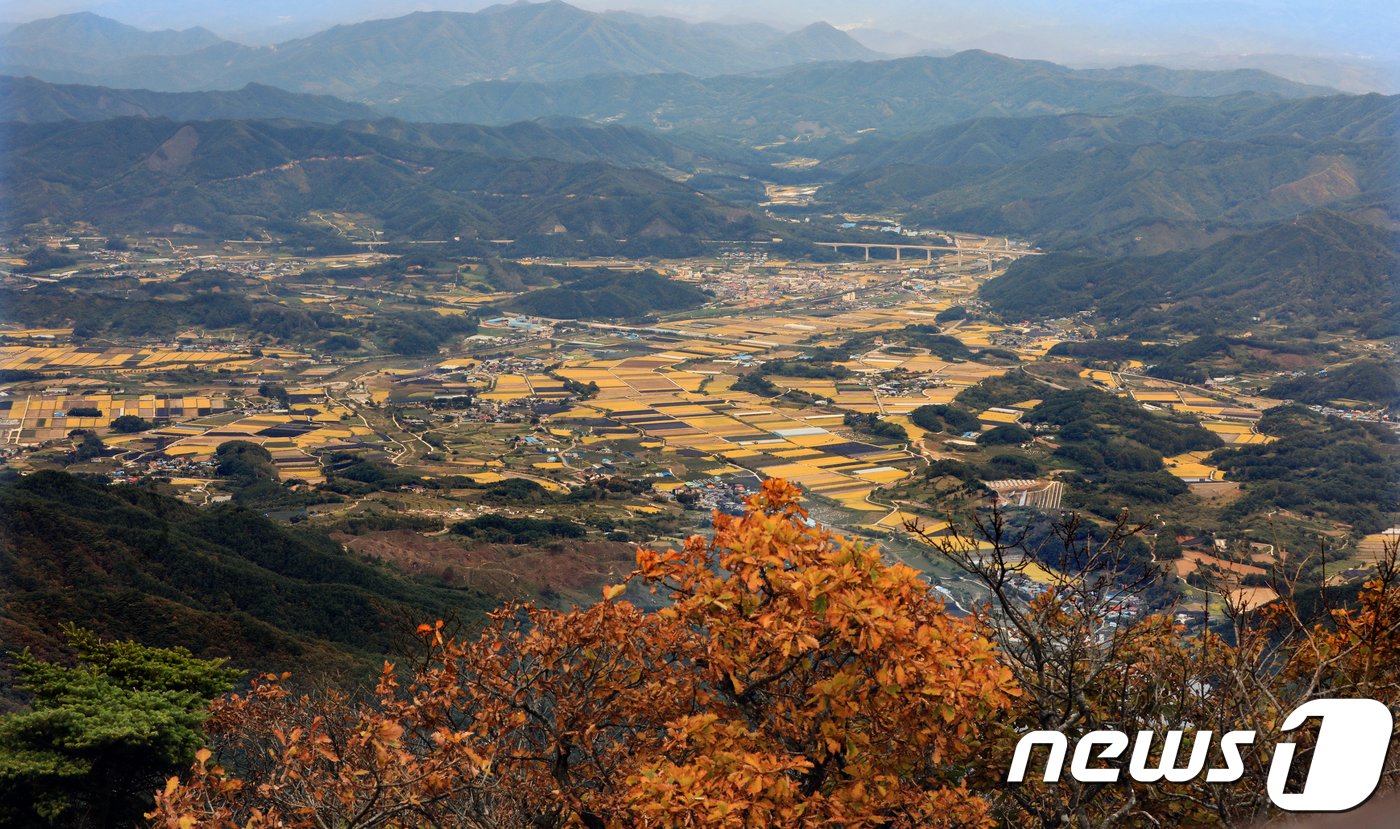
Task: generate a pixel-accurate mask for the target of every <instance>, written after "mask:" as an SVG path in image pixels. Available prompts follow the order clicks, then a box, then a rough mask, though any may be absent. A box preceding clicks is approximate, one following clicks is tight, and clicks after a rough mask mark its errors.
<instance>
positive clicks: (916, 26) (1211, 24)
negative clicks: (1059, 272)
mask: <svg viewBox="0 0 1400 829" xmlns="http://www.w3.org/2000/svg"><path fill="white" fill-rule="evenodd" d="M572 2H574V4H575V5H578V6H582V7H584V8H587V9H590V10H593V11H604V10H614V9H622V10H631V11H641V12H646V13H650V14H666V15H670V16H675V17H681V18H684V19H688V20H692V21H695V20H727V21H757V22H764V23H768V24H770V25H775V26H778V27H780V28H784V29H794V28H798V27H800V26H802V25H805V24H807V23H811V22H814V21H816V20H825V21H827V22H829V23H831V24H833V25H835V26H837V27H838V28H845V29H860V30H862V31H863V32H864V34H865V39H866V40H867V41H869V40H872V39H875V40H880V41H881V42H882V44H883V46H884V49H885V50H886V51H891V52H908V51H913V50H916V49H944V50H959V49H967V48H983V49H988V50H990V51H996V52H1000V53H1003V54H1010V55H1013V56H1015V57H1027V58H1045V59H1050V60H1059V61H1062V62H1071V63H1079V64H1094V63H1101V62H1113V61H1115V60H1119V59H1121V58H1123V57H1131V56H1136V55H1141V56H1162V55H1196V56H1210V55H1224V56H1230V55H1247V54H1253V55H1257V54H1268V53H1279V54H1291V55H1307V56H1317V57H1328V58H1341V59H1347V60H1357V59H1359V60H1364V61H1379V62H1387V63H1391V62H1394V63H1400V46H1397V45H1396V44H1400V2H1396V0H1216V1H1215V2H1204V1H1203V0H970V1H969V0H962V1H961V2H948V0H858V2H853V0H688V1H687V2H678V0H572ZM489 4H490V3H489V2H487V1H486V0H239V2H236V3H230V2H227V0H0V21H4V22H6V23H9V24H14V23H20V22H24V21H27V20H33V19H37V18H41V17H48V16H52V15H54V14H61V13H66V12H73V11H92V12H95V13H98V14H101V15H104V16H106V17H111V18H114V19H117V20H120V21H122V22H124V23H128V24H131V25H135V26H140V27H141V28H186V27H189V26H195V25H202V26H205V27H207V28H209V29H212V30H213V31H214V32H215V33H217V34H219V35H221V36H224V37H227V38H230V39H233V40H238V41H241V42H245V43H272V42H277V41H279V40H287V39H290V38H293V37H300V36H304V35H307V34H311V33H313V32H315V31H318V30H320V29H323V28H327V27H329V26H331V25H334V24H336V23H345V22H355V21H359V20H367V19H373V18H380V17H394V16H397V15H400V14H405V13H408V12H410V11H415V10H453V11H475V10H478V9H480V8H483V7H484V6H486V5H489Z"/></svg>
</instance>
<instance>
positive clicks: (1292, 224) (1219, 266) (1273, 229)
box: [981, 211, 1400, 337]
mask: <svg viewBox="0 0 1400 829" xmlns="http://www.w3.org/2000/svg"><path fill="white" fill-rule="evenodd" d="M1398 295H1400V236H1397V233H1396V231H1395V230H1393V229H1389V228H1382V227H1377V226H1375V225H1373V224H1368V223H1364V222H1358V221H1355V220H1353V219H1350V218H1348V217H1346V216H1343V215H1340V214H1337V213H1334V212H1330V211H1318V212H1316V213H1312V214H1309V215H1306V216H1303V217H1300V218H1299V219H1297V220H1290V221H1286V222H1279V223H1277V224H1273V225H1270V226H1267V227H1265V228H1262V229H1260V230H1257V231H1255V232H1252V233H1243V234H1239V235H1236V236H1232V237H1230V238H1227V239H1224V240H1221V241H1219V242H1216V243H1215V244H1212V245H1210V246H1208V247H1205V248H1203V249H1200V250H1189V251H1173V252H1170V253H1162V254H1157V255H1153V256H1128V257H1099V256H1089V255H1083V254H1074V253H1051V254H1048V255H1046V256H1038V257H1027V258H1025V259H1021V260H1019V261H1017V262H1016V263H1015V264H1013V265H1012V266H1011V267H1010V268H1008V269H1007V272H1006V274H1005V275H1004V276H1000V277H997V278H996V279H993V280H991V281H989V282H987V283H986V284H985V285H984V286H983V287H982V290H981V296H982V298H983V299H985V300H987V301H988V302H989V303H990V304H991V306H992V308H994V309H995V310H996V311H998V312H999V313H1002V314H1005V315H1007V316H1008V317H1011V318H1023V319H1027V318H1040V319H1043V318H1054V317H1061V316H1069V315H1072V314H1076V313H1079V312H1081V311H1089V312H1091V313H1093V314H1094V315H1095V317H1096V318H1098V319H1101V320H1104V321H1106V322H1109V323H1115V324H1116V327H1117V328H1119V329H1122V330H1126V331H1130V332H1133V333H1135V334H1138V335H1146V334H1149V333H1156V334H1160V333H1163V332H1166V333H1179V332H1183V331H1193V332H1196V333H1212V332H1215V331H1217V330H1219V331H1220V332H1222V333H1225V332H1230V331H1238V330H1242V329H1243V328H1246V327H1248V325H1249V324H1250V323H1251V321H1252V320H1254V319H1257V318H1261V317H1262V318H1267V319H1268V320H1269V321H1271V322H1283V323H1291V324H1306V325H1312V326H1316V327H1318V328H1322V329H1330V330H1353V331H1360V332H1361V333H1362V335H1363V336H1368V337H1383V336H1393V335H1394V334H1395V333H1397V331H1400V326H1397V323H1396V317H1395V313H1396V311H1397V309H1396V297H1397V296H1398Z"/></svg>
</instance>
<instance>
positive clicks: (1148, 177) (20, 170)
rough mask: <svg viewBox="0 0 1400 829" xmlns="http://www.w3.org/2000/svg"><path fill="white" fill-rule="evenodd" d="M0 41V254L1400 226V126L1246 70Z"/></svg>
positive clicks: (627, 23)
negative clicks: (336, 236)
mask: <svg viewBox="0 0 1400 829" xmlns="http://www.w3.org/2000/svg"><path fill="white" fill-rule="evenodd" d="M0 43H2V44H3V46H4V54H5V60H6V62H7V64H8V65H9V71H12V72H27V73H30V74H32V75H34V76H35V77H8V78H3V79H0V119H2V120H4V121H6V122H10V126H8V127H6V135H5V137H6V153H5V164H6V165H7V168H8V169H9V170H10V172H11V174H10V175H9V176H8V180H7V182H6V190H7V193H6V195H7V197H8V200H9V202H10V208H9V210H8V211H7V215H6V220H7V226H8V227H11V228H17V227H20V226H24V225H28V224H33V223H36V222H45V221H50V222H67V221H74V220H77V219H80V218H81V219H86V220H90V221H97V222H99V223H108V224H110V225H112V226H114V227H121V228H124V229H128V230H135V229H140V230H152V229H159V228H167V229H168V228H172V227H184V228H198V229H200V230H201V231H202V232H209V233H217V234H232V235H247V234H252V235H255V236H256V235H259V234H265V233H267V232H269V231H270V230H274V231H275V230H276V229H277V228H281V229H282V230H283V231H285V230H286V229H287V228H292V227H298V226H299V225H304V224H305V223H306V219H305V216H306V215H307V214H308V211H316V210H337V211H349V212H354V213H360V214H364V215H366V216H370V217H372V218H373V220H374V221H376V222H378V223H379V226H380V227H382V229H383V230H384V232H385V233H387V234H388V235H389V236H390V237H391V238H401V239H413V238H437V239H447V238H458V237H460V238H463V239H467V240H480V239H493V238H518V237H529V238H536V237H556V238H559V239H566V238H567V239H573V240H575V241H581V240H584V239H592V240H611V241H610V242H609V244H617V243H621V240H634V241H635V240H638V239H650V240H653V241H654V240H680V239H690V240H694V239H697V238H698V239H703V238H764V237H766V236H770V235H772V236H796V237H803V238H805V237H807V232H806V229H805V228H797V227H792V226H789V227H786V228H784V227H782V226H781V225H775V224H774V217H773V216H768V217H765V216H764V215H763V214H764V213H765V212H769V213H772V212H773V208H771V207H769V206H767V205H766V203H765V201H764V200H765V198H766V195H765V192H766V191H765V183H766V182H774V181H778V182H788V183H799V184H807V185H811V186H813V187H814V188H815V189H816V194H815V200H814V202H813V204H812V205H811V209H812V210H814V211H817V212H821V211H827V212H828V213H829V212H832V211H842V210H856V211H864V212H870V213H876V214H885V215H899V216H904V217H906V219H907V220H909V221H911V222H914V223H917V224H922V225H925V226H934V227H948V228H954V229H962V230H968V231H972V232H981V233H989V234H1007V235H1015V236H1020V237H1024V238H1029V239H1032V240H1034V241H1035V242H1036V243H1037V244H1040V245H1042V246H1044V247H1047V248H1058V249H1062V250H1067V251H1077V252H1079V253H1081V254H1091V255H1095V256H1118V255H1125V254H1126V255H1133V256H1150V255H1156V254H1162V253H1169V252H1173V251H1179V250H1199V249H1202V248H1206V247H1208V246H1211V245H1217V244H1220V243H1222V242H1224V241H1226V240H1229V239H1231V238H1234V237H1240V238H1242V239H1245V240H1246V241H1244V242H1241V244H1244V245H1245V246H1246V247H1247V246H1248V245H1249V244H1250V242H1249V241H1247V240H1249V239H1253V238H1255V236H1256V235H1257V234H1258V233H1259V232H1260V231H1262V230H1266V229H1267V228H1268V227H1269V226H1271V225H1273V224H1274V223H1279V222H1285V221H1289V220H1293V219H1295V218H1297V217H1299V216H1301V215H1304V214H1308V213H1311V212H1313V211H1319V210H1323V211H1335V212H1336V215H1337V216H1338V220H1344V221H1360V222H1363V223H1370V224H1373V225H1378V226H1388V225H1391V224H1393V223H1395V222H1396V221H1397V220H1400V209H1397V206H1396V205H1397V200H1396V185H1395V181H1394V176H1393V171H1394V170H1395V169H1396V168H1397V166H1400V159H1397V157H1396V143H1395V137H1396V136H1397V135H1400V104H1398V103H1397V101H1400V99H1397V98H1394V97H1384V96H1380V95H1362V96H1348V95H1338V94H1336V92H1335V90H1332V89H1329V88H1326V87H1322V86H1316V85H1308V84H1303V83H1298V82H1295V81H1290V80H1286V79H1284V78H1281V77H1279V76H1276V75H1272V74H1269V73H1267V72H1262V71H1259V70H1255V69H1238V68H1237V69H1229V70H1219V71H1207V70H1198V69H1170V68H1164V67H1161V66H1152V65H1131V66H1123V67H1117V68H1096V69H1071V68H1068V67H1065V66H1061V65H1058V64H1054V63H1049V62H1046V61H1038V60H1022V59H1016V58H1011V57H1006V56H1002V55H996V54H992V53H989V52H985V51H966V52H960V53H957V54H952V55H947V56H932V55H924V56H915V57H905V58H897V59H894V58H889V57H888V56H883V55H880V54H878V53H876V52H874V51H872V50H870V49H869V48H867V47H865V46H863V45H861V44H860V43H858V42H857V41H855V40H854V39H853V38H851V37H850V36H849V35H847V34H845V33H843V32H840V31H838V30H836V29H834V28H833V27H831V26H829V25H827V24H824V23H815V24H811V25H809V26H806V27H804V28H801V29H798V30H796V31H792V32H787V33H784V32H783V31H782V30H780V29H777V28H774V27H770V26H766V25H761V24H755V23H688V22H684V21H681V20H677V19H674V18H665V17H649V16H645V15H641V14H635V13H620V12H606V13H595V12H590V11H584V10H582V9H579V8H576V7H573V6H570V5H567V4H565V3H563V2H558V0H552V1H551V2H545V3H536V4H529V3H517V4H513V5H509V6H493V7H491V8H488V9H485V10H482V11H479V12H474V13H462V12H420V13H412V14H408V15H405V16H402V17H396V18H390V19H383V20H372V21H368V22H363V23H356V24H352V25H343V26H336V27H334V28H331V29H327V30H325V31H322V32H319V33H317V34H314V35H311V36H309V37H305V38H301V39H297V40H292V41H287V42H284V43H281V44H279V45H277V46H276V47H249V46H244V45H241V44H236V43H232V42H229V41H225V40H221V39H219V38H217V37H216V36H214V35H212V34H211V33H210V32H209V31H207V30H204V29H197V28H195V29H187V30H181V31H158V32H147V31H141V30H138V29H135V28H133V27H130V26H125V25H123V24H120V23H117V22H115V21H111V20H107V19H105V18H101V17H98V16H96V15H92V14H75V15H67V16H63V17H59V18H53V19H50V20H42V21H36V22H34V23H30V24H26V25H24V26H20V27H17V28H16V29H14V30H12V31H11V32H9V33H7V34H6V35H4V37H3V40H2V41H0ZM75 78H76V79H100V80H101V81H102V83H101V85H93V84H83V83H60V82H59V81H64V80H72V79H75ZM142 86H144V87H148V88H147V89H140V88H137V87H142ZM122 87H131V88H122ZM174 90H183V91H174ZM326 93H334V95H331V94H326ZM114 118H115V119H117V120H109V119H114ZM75 121H76V122H89V123H86V124H79V123H73V122H75ZM274 121H275V122H276V123H274ZM22 124H28V125H29V126H21V125H22ZM317 124H319V125H321V126H315V125H317ZM73 158H80V159H82V161H81V162H80V163H73V162H71V161H70V160H69V159H73ZM794 165H795V166H794ZM778 213H779V214H782V215H779V216H778V217H777V218H778V220H779V221H786V222H791V221H792V219H793V218H798V219H799V220H801V219H803V218H804V217H805V220H807V221H810V220H812V218H813V216H812V215H811V214H810V213H806V214H804V213H803V212H802V211H800V210H798V211H795V212H794V211H791V210H789V211H787V212H786V214H784V213H783V211H781V210H779V211H778ZM137 217H139V219H138V218H137ZM138 225H139V227H138ZM322 230H324V228H322ZM1259 238H1263V237H1259ZM1328 238H1339V237H1337V236H1336V235H1335V234H1334V235H1333V236H1330V237H1328ZM587 244H593V243H592V242H589V243H587ZM668 244H669V243H668ZM1260 244H1263V242H1260ZM1237 258H1238V257H1237Z"/></svg>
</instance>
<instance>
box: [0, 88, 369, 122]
mask: <svg viewBox="0 0 1400 829" xmlns="http://www.w3.org/2000/svg"><path fill="white" fill-rule="evenodd" d="M125 116H135V117H142V118H173V119H175V120H179V121H183V120H198V121H211V120H218V119H223V118H291V119H296V120H301V121H316V122H321V123H328V124H334V123H336V122H338V121H345V120H350V119H368V118H374V117H375V112H374V110H372V109H370V108H369V107H367V106H365V105H364V104H355V103H350V102H349V101H343V100H341V99H339V98H334V97H331V96H330V95H306V94H298V93H294V92H287V91H286V90H283V89H278V88H277V87H274V86H264V85H263V84H255V83H250V84H248V85H247V86H244V87H243V88H242V89H238V90H234V91H230V92H151V91H149V90H145V89H110V88H108V87H103V86H85V85H82V84H53V83H48V82H46V81H41V80H38V79H37V78H32V77H25V78H15V77H8V76H4V77H0V121H21V122H25V123H34V122H41V121H68V120H73V121H101V120H104V119H107V118H121V117H125Z"/></svg>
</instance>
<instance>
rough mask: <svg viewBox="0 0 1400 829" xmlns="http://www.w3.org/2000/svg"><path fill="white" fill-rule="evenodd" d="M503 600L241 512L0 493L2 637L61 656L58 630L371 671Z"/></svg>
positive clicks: (73, 481)
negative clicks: (420, 627)
mask: <svg viewBox="0 0 1400 829" xmlns="http://www.w3.org/2000/svg"><path fill="white" fill-rule="evenodd" d="M493 604H494V601H492V600H490V599H488V598H487V597H485V596H482V595H480V594H476V593H473V592H470V591H465V590H446V589H441V588H436V587H428V586H425V585H422V584H418V583H416V582H413V581H410V580H409V579H407V578H405V577H404V576H402V575H400V574H398V573H396V572H394V571H391V570H388V569H386V568H384V567H380V566H374V565H371V564H369V563H367V562H365V561H363V560H360V559H358V558H356V557H355V556H353V555H352V554H350V553H348V552H346V551H345V550H344V549H343V548H342V547H341V545H340V544H338V543H336V542H334V541H332V540H330V539H329V538H327V537H326V536H323V535H316V534H313V533H311V532H303V531H299V530H295V529H289V528H287V527H285V526H283V525H278V524H275V523H273V522H272V521H269V520H268V519H266V518H263V517H262V516H260V515H258V514H257V513H254V512H251V511H249V510H247V509H243V508H241V507H232V506H220V507H215V508H212V509H203V508H197V507H194V506H191V505H189V504H186V503H184V502H182V501H179V500H176V499H174V498H172V497H169V496H166V495H162V494H159V493H158V492H155V491H152V490H151V489H148V488H142V487H133V486H107V485H104V484H100V483H92V482H88V481H85V480H81V479H79V478H76V477H73V476H71V475H67V474H65V473H59V472H39V473H36V474H34V475H31V476H29V477H26V478H21V479H16V480H11V481H8V482H5V483H3V484H0V639H3V641H4V642H5V644H6V646H7V647H9V648H18V647H24V646H33V647H34V648H35V650H36V652H38V653H41V654H42V653H48V652H52V651H53V650H54V649H55V648H57V647H58V646H59V643H61V642H62V635H61V632H60V629H59V628H60V625H62V624H63V623H65V622H76V623H77V624H79V625H81V626H83V627H87V628H89V629H91V630H93V631H96V632H97V633H99V634H100V635H102V636H106V637H120V638H140V639H141V640H143V641H145V642H147V643H151V644H156V645H163V646H165V645H183V646H185V647H188V648H190V649H191V650H192V651H194V652H195V653H196V654H198V655H201V656H227V657H230V658H231V660H232V661H233V663H234V664H235V665H238V666H240V667H256V668H260V669H264V670H267V669H274V670H278V669H284V668H285V669H290V668H293V667H295V668H297V669H298V670H310V671H313V672H319V671H335V670H363V669H367V668H372V667H373V666H374V665H376V664H377V662H378V660H381V659H382V658H383V657H384V655H385V654H386V653H390V652H393V651H395V650H396V649H397V648H398V647H399V646H400V645H402V644H403V643H404V642H405V636H411V632H412V630H413V628H414V626H416V625H417V624H419V623H421V622H423V621H431V620H432V619H440V618H451V617H456V618H461V619H463V620H470V619H472V618H475V617H476V616H477V615H478V614H480V613H481V612H483V611H484V610H486V609H488V608H489V607H490V606H492V605H493Z"/></svg>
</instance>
